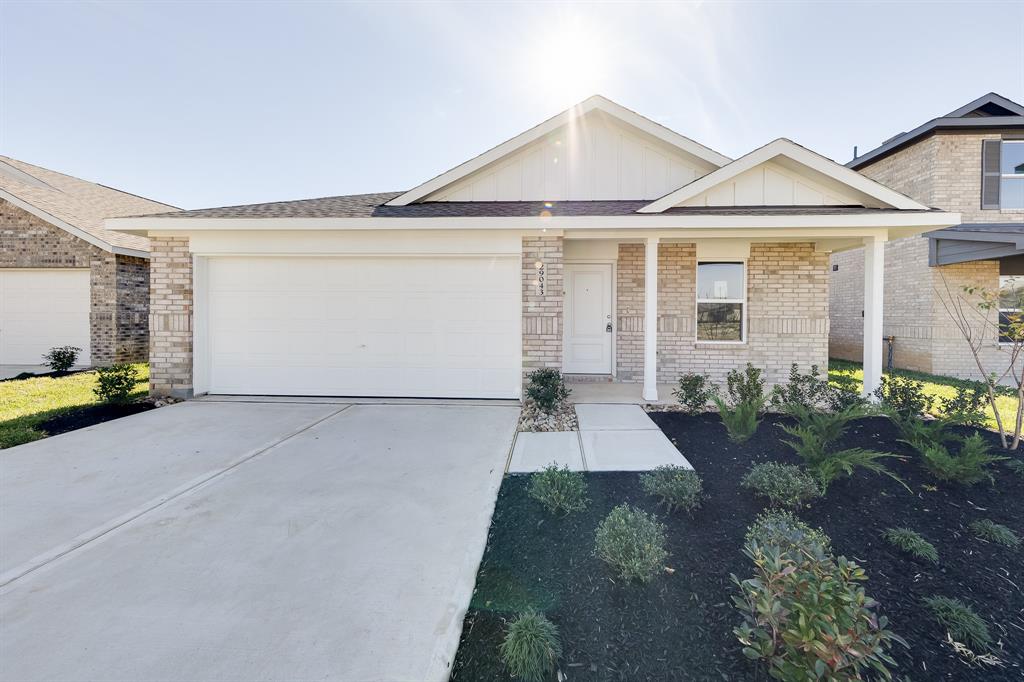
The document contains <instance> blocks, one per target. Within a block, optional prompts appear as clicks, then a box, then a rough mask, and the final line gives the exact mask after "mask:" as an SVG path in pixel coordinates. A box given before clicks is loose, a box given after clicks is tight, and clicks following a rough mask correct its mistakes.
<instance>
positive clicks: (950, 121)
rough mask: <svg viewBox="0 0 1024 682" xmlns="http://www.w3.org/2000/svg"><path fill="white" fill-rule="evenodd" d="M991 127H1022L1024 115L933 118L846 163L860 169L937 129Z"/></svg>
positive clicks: (982, 128)
mask: <svg viewBox="0 0 1024 682" xmlns="http://www.w3.org/2000/svg"><path fill="white" fill-rule="evenodd" d="M992 128H1024V116H979V117H973V118H947V117H942V118H934V119H932V120H931V121H928V122H927V123H925V124H924V125H920V126H918V127H917V128H914V129H913V130H911V131H910V132H908V133H904V134H902V135H900V136H898V137H896V138H895V139H893V140H890V141H889V142H887V143H885V144H883V145H880V146H878V147H875V148H874V149H872V150H871V151H869V152H865V153H864V154H861V155H860V156H858V157H857V158H856V159H852V160H851V161H848V162H847V163H846V167H847V168H850V169H851V170H860V169H861V168H863V167H864V166H866V165H868V164H870V163H873V162H875V161H879V160H881V159H883V158H885V157H886V156H888V155H890V154H893V153H895V152H897V151H899V150H900V149H902V148H903V147H905V146H907V145H909V144H912V143H914V142H916V141H917V140H919V139H921V138H922V137H925V136H927V135H930V134H932V133H934V132H936V131H938V130H960V131H964V132H966V131H969V130H987V129H992Z"/></svg>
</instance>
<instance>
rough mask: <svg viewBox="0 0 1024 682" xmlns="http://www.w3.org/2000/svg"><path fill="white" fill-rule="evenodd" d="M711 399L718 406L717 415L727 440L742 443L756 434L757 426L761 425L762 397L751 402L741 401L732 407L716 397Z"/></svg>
mask: <svg viewBox="0 0 1024 682" xmlns="http://www.w3.org/2000/svg"><path fill="white" fill-rule="evenodd" d="M711 399H712V400H713V401H714V403H715V405H716V406H718V414H719V416H720V417H721V418H722V424H724V425H725V430H726V431H728V433H729V440H731V441H732V442H734V443H743V442H744V441H747V440H750V437H751V436H753V435H754V434H755V433H757V425H758V424H760V423H761V410H762V409H763V408H764V398H763V397H762V398H759V399H758V400H756V401H752V402H748V401H741V402H739V403H737V404H736V405H735V406H732V407H730V406H729V405H728V404H726V402H725V401H724V400H722V399H721V398H719V397H718V396H714V397H712V398H711Z"/></svg>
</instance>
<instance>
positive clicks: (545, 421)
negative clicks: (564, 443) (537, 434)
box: [519, 398, 580, 431]
mask: <svg viewBox="0 0 1024 682" xmlns="http://www.w3.org/2000/svg"><path fill="white" fill-rule="evenodd" d="M579 429H580V425H579V423H578V422H577V421H576V409H575V408H574V407H573V406H572V405H571V404H570V403H567V402H564V403H562V404H561V405H560V406H558V407H557V408H555V410H554V411H553V412H551V413H548V412H545V411H544V410H541V409H540V408H538V407H537V405H536V403H534V402H533V400H531V399H530V398H527V399H526V400H524V401H523V411H522V412H521V413H520V414H519V430H520V431H579Z"/></svg>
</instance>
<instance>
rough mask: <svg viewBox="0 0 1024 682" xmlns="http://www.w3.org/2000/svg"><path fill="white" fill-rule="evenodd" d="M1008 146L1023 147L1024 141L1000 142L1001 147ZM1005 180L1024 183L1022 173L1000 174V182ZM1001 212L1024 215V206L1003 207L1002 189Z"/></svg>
mask: <svg viewBox="0 0 1024 682" xmlns="http://www.w3.org/2000/svg"><path fill="white" fill-rule="evenodd" d="M1008 144H1022V145H1024V140H1000V146H1003V145H1008ZM1000 154H1002V150H1001V149H1000ZM1003 180H1017V181H1018V182H1024V175H1021V174H1020V173H1000V174H999V181H1000V183H1001V182H1002V181H1003ZM999 210H1000V211H1002V212H1005V213H1022V212H1024V206H1003V193H1002V190H1001V189H1000V192H999Z"/></svg>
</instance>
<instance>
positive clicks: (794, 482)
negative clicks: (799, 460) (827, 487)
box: [740, 462, 821, 507]
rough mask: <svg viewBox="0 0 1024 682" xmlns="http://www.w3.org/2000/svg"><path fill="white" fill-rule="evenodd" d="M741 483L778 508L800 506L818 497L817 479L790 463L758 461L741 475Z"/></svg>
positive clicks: (819, 493)
mask: <svg viewBox="0 0 1024 682" xmlns="http://www.w3.org/2000/svg"><path fill="white" fill-rule="evenodd" d="M740 485H742V486H743V487H744V488H749V489H751V490H753V491H754V492H755V493H756V494H757V495H760V496H762V497H767V498H768V500H769V501H770V502H771V503H772V504H774V505H778V506H781V507H800V506H802V505H804V504H806V503H807V502H810V501H811V500H813V499H814V498H816V497H821V488H820V487H819V486H818V482H817V480H815V478H814V477H813V476H811V475H810V474H809V473H807V472H806V471H804V470H803V469H801V468H800V467H798V466H796V465H793V464H782V463H780V462H761V463H760V464H755V465H754V466H752V467H751V468H750V471H748V472H747V474H746V476H744V477H743V480H742V481H741V483H740Z"/></svg>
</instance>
